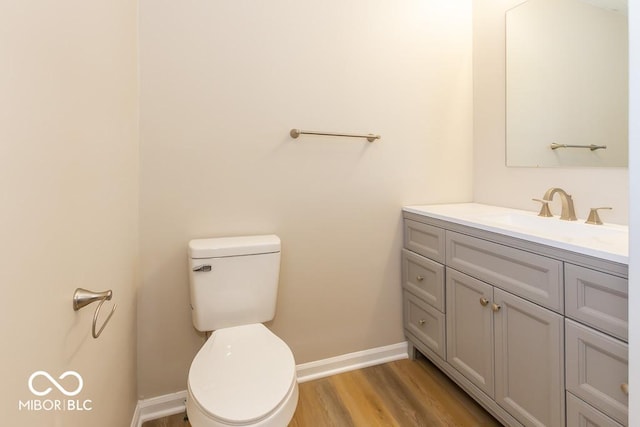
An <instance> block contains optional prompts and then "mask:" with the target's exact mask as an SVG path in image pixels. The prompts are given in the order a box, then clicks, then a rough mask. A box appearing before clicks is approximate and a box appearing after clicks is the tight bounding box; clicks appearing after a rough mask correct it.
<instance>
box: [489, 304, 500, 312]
mask: <svg viewBox="0 0 640 427" xmlns="http://www.w3.org/2000/svg"><path fill="white" fill-rule="evenodd" d="M501 308H502V307H501V306H500V304H496V303H493V304H491V310H493V311H494V312H498V311H499V310H500V309H501Z"/></svg>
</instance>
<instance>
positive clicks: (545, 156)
mask: <svg viewBox="0 0 640 427" xmlns="http://www.w3.org/2000/svg"><path fill="white" fill-rule="evenodd" d="M627 46H628V32H627V2H626V0H528V1H525V2H524V3H521V4H519V5H518V6H516V7H514V8H513V9H510V10H509V11H507V13H506V143H507V147H506V157H507V158H506V162H507V166H529V167H566V166H588V167H593V166H609V167H611V166H617V167H621V166H622V167H624V166H627V163H628V160H627V153H628V148H627V145H628V142H627V141H628V47H627ZM605 147H606V148H605Z"/></svg>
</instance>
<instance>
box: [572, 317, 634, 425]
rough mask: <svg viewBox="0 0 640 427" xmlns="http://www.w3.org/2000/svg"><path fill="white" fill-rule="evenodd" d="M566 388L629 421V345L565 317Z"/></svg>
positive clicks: (613, 415) (586, 400) (622, 421)
mask: <svg viewBox="0 0 640 427" xmlns="http://www.w3.org/2000/svg"><path fill="white" fill-rule="evenodd" d="M565 328H566V330H565V332H566V335H565V336H566V349H565V351H566V366H565V369H566V375H567V391H570V392H571V393H573V394H574V395H575V396H577V397H579V398H580V399H582V400H584V401H585V402H587V403H589V404H590V405H591V406H593V407H594V408H596V409H598V410H600V411H602V412H604V413H605V414H606V415H608V416H610V417H611V418H613V419H614V420H615V421H617V422H619V423H621V424H623V425H627V420H628V416H629V415H628V414H629V410H628V400H629V399H628V397H627V393H626V390H625V388H628V382H629V380H628V373H627V372H628V352H629V349H628V346H627V344H625V343H623V342H622V341H619V340H617V339H615V338H611V337H610V336H608V335H605V334H603V333H601V332H598V331H595V330H593V329H591V328H589V327H587V326H584V325H581V324H579V323H576V322H574V321H572V320H569V319H567V320H565Z"/></svg>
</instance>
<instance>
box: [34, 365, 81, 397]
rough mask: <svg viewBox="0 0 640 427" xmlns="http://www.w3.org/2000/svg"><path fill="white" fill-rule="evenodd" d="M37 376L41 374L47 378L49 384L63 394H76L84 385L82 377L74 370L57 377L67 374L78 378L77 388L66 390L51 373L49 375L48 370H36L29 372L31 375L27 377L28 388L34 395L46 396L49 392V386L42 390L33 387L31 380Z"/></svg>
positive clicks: (63, 376)
mask: <svg viewBox="0 0 640 427" xmlns="http://www.w3.org/2000/svg"><path fill="white" fill-rule="evenodd" d="M38 376H43V377H45V378H46V379H48V380H49V382H51V384H53V385H54V386H55V387H56V388H57V389H58V390H60V393H62V394H64V395H65V396H75V395H77V394H78V393H80V391H81V390H82V387H83V385H84V383H83V381H82V377H81V376H80V374H79V373H77V372H75V371H67V372H65V373H63V374H62V375H60V376H59V377H58V379H59V380H63V379H65V378H66V377H68V376H72V377H75V378H76V379H77V380H78V388H76V389H75V390H73V391H67V390H66V389H65V388H64V387H62V386H61V385H60V383H59V382H57V381H56V380H55V379H54V378H53V377H52V376H51V375H49V373H48V372H46V371H36V372H34V373H33V374H31V376H30V377H29V390H31V393H33V394H35V395H36V396H46V395H47V394H49V393H51V387H47V389H46V390H44V391H38V390H36V389H35V388H33V380H34V379H35V378H36V377H38Z"/></svg>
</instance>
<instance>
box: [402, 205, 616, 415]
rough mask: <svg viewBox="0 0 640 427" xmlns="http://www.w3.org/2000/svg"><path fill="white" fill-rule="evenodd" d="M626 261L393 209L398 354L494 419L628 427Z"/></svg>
mask: <svg viewBox="0 0 640 427" xmlns="http://www.w3.org/2000/svg"><path fill="white" fill-rule="evenodd" d="M627 276H628V267H627V266H626V265H624V264H620V263H616V262H613V261H608V260H604V259H600V258H595V257H592V256H587V255H583V254H578V253H574V252H570V251H566V250H561V249H558V248H554V247H549V246H544V245H541V244H537V243H534V242H531V241H527V240H524V239H519V238H515V237H512V236H505V235H502V234H499V233H494V232H489V231H486V230H482V229H478V228H475V227H471V226H468V225H465V224H459V223H455V222H450V221H446V220H443V219H439V218H434V217H430V216H426V215H419V214H415V213H412V212H406V211H405V212H404V249H403V250H402V283H403V302H404V330H405V335H406V337H407V341H408V343H409V354H410V356H411V357H413V356H414V354H415V350H416V349H417V350H419V351H420V352H421V353H423V354H424V355H425V356H427V357H428V358H429V359H430V360H431V361H432V362H433V363H434V364H435V365H436V366H438V367H439V368H440V369H441V370H442V371H443V372H445V373H446V374H447V375H448V376H449V377H451V378H452V379H453V380H454V381H455V382H456V383H457V384H458V385H460V387H462V388H463V389H464V390H465V391H466V392H467V393H469V394H470V395H471V396H473V397H474V398H475V399H476V400H477V401H478V402H479V403H480V404H481V405H482V406H484V407H485V408H486V409H487V410H488V411H489V412H491V413H492V414H493V415H494V416H495V417H496V418H497V419H498V420H500V421H501V422H502V423H503V424H504V425H505V426H510V427H511V426H552V427H562V426H565V425H566V426H567V427H584V426H589V427H621V426H626V425H628V419H627V418H628V397H627V393H628V379H627V375H628V372H627V371H628V361H627V358H628V345H627V342H626V341H627V336H628V325H627V323H628V320H627V318H628V299H627V293H628V281H627Z"/></svg>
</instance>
